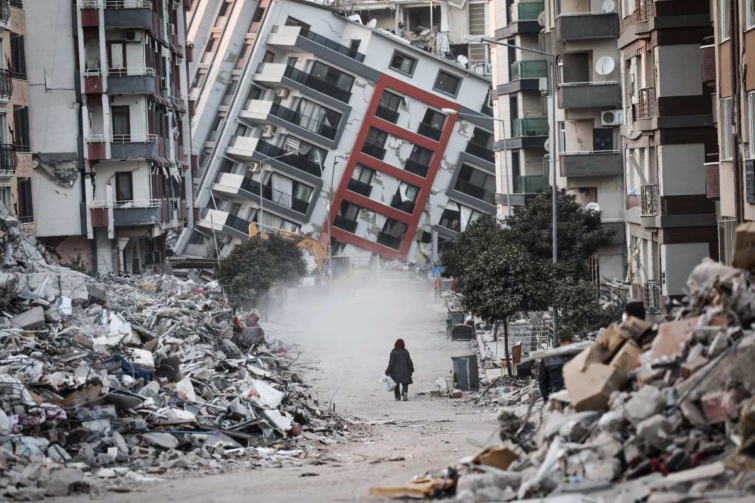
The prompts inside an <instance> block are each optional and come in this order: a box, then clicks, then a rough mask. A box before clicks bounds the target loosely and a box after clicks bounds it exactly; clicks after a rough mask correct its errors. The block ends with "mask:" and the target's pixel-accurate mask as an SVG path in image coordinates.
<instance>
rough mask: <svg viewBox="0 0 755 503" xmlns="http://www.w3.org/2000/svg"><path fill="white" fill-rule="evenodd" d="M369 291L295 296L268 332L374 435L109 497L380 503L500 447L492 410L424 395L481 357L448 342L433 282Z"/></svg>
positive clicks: (390, 284)
mask: <svg viewBox="0 0 755 503" xmlns="http://www.w3.org/2000/svg"><path fill="white" fill-rule="evenodd" d="M366 288H367V287H364V286H362V287H359V290H361V291H359V292H356V291H355V290H354V289H349V290H346V291H345V290H344V289H343V288H339V289H334V290H336V291H334V292H332V293H331V294H330V295H322V294H317V295H309V294H305V292H302V294H301V295H298V296H297V295H294V296H292V298H291V299H290V302H289V307H288V308H287V309H286V310H285V318H283V317H281V316H280V314H279V315H278V316H276V319H275V320H274V321H275V322H273V320H270V321H269V322H268V323H267V324H266V325H265V326H266V327H267V328H268V331H269V332H270V333H271V335H273V336H276V337H279V338H281V339H282V340H284V341H286V342H287V343H289V344H295V345H297V346H298V350H300V351H301V353H302V354H301V356H300V359H299V360H298V362H297V363H298V364H299V365H300V367H299V368H300V370H301V372H302V373H303V375H304V376H305V382H308V383H309V384H311V385H313V393H317V394H318V395H319V398H320V401H321V403H324V402H327V401H329V400H330V398H331V396H332V397H333V402H334V403H335V406H336V409H337V410H338V411H340V412H342V413H345V414H349V415H353V416H356V417H358V418H360V419H362V420H365V421H374V422H384V421H388V423H386V424H374V425H372V426H370V427H369V428H368V431H369V434H368V435H366V436H361V437H360V438H358V439H354V440H352V441H349V442H345V443H340V444H338V445H335V446H333V447H330V448H329V450H328V451H327V452H326V453H325V454H324V455H323V461H324V462H323V463H322V464H320V465H315V466H313V465H312V464H305V465H304V466H301V467H291V466H289V467H284V468H268V469H261V470H254V471H250V472H244V473H228V474H222V475H214V476H203V477H191V476H187V478H185V479H179V480H165V481H163V482H159V483H156V484H145V485H142V486H140V487H139V488H138V489H137V490H135V491H134V492H131V493H127V494H114V493H109V494H107V495H106V496H105V498H106V500H108V501H122V502H136V501H143V500H144V498H145V497H149V498H150V500H151V501H192V502H194V501H195V502H215V501H217V502H233V501H241V499H242V498H246V497H248V496H253V497H254V499H255V500H259V501H265V502H285V501H307V502H330V501H356V500H363V501H364V500H367V501H372V500H374V499H373V498H371V497H370V496H369V495H368V490H369V488H370V487H371V486H374V485H380V484H386V483H387V484H398V483H403V482H405V481H407V480H408V479H409V478H410V477H411V476H413V475H415V474H419V473H422V472H424V471H427V470H434V469H438V468H443V467H445V466H447V465H449V464H452V463H453V462H454V461H456V460H457V459H458V458H459V457H460V456H463V455H468V454H472V453H474V452H475V451H476V450H478V448H479V447H481V446H482V445H484V444H485V443H486V442H488V441H496V440H497V439H496V438H494V437H495V432H496V425H495V418H494V414H493V413H490V412H481V410H480V409H478V408H474V407H473V406H471V405H470V404H469V402H467V401H452V400H450V399H448V398H430V397H429V396H427V395H424V396H417V393H418V392H428V391H430V390H432V389H433V388H434V381H435V379H436V378H437V377H439V376H444V375H448V374H449V373H450V369H451V356H456V355H463V354H470V353H471V352H472V351H473V349H472V346H471V345H469V344H468V343H463V342H452V341H450V340H449V339H447V338H446V336H445V332H444V330H443V329H444V325H445V321H444V320H445V313H444V311H443V309H442V307H441V306H440V305H435V304H433V302H432V298H431V297H430V296H428V294H427V290H426V288H427V285H426V284H422V283H412V282H406V281H402V280H398V281H397V280H396V279H393V280H391V279H390V277H383V278H382V279H381V281H380V285H379V286H378V285H377V281H373V282H372V283H371V285H370V287H369V290H370V291H369V292H368V291H364V290H365V289H366ZM423 289H424V290H423ZM385 292H388V293H385ZM398 337H401V338H403V339H404V340H405V341H406V347H407V349H408V350H409V351H410V353H411V355H412V359H413V360H414V364H415V369H416V372H415V374H414V385H413V386H411V387H410V401H409V402H395V401H394V398H393V394H392V393H388V392H386V391H384V390H383V389H382V388H381V384H380V383H379V382H378V378H379V377H380V376H381V375H382V373H383V372H384V370H385V367H386V365H387V363H388V356H389V353H390V350H391V348H392V347H393V342H394V341H395V339H396V338H398ZM314 474H316V475H314ZM88 499H89V498H81V499H80V501H86V500H88ZM69 501H79V500H76V499H72V500H69Z"/></svg>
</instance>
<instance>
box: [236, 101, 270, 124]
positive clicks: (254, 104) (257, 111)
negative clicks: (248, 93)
mask: <svg viewBox="0 0 755 503" xmlns="http://www.w3.org/2000/svg"><path fill="white" fill-rule="evenodd" d="M272 107H273V102H272V101H269V100H251V101H250V102H249V103H248V105H247V106H246V107H245V108H244V110H242V111H241V112H239V119H241V120H244V121H248V122H251V123H255V124H266V123H267V120H268V119H267V118H268V116H269V115H270V109H271V108H272Z"/></svg>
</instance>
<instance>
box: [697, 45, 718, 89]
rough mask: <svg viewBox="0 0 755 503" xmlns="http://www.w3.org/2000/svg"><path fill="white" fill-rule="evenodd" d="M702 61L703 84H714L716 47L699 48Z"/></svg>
mask: <svg viewBox="0 0 755 503" xmlns="http://www.w3.org/2000/svg"><path fill="white" fill-rule="evenodd" d="M700 57H701V59H702V70H703V84H715V83H716V45H715V44H710V45H704V46H702V47H700Z"/></svg>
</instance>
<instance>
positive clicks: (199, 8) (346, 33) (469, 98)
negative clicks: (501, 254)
mask: <svg viewBox="0 0 755 503" xmlns="http://www.w3.org/2000/svg"><path fill="white" fill-rule="evenodd" d="M226 3H227V4H228V5H227V6H226V5H225V4H223V5H220V6H217V5H216V6H215V7H213V8H215V10H214V11H213V12H214V14H213V15H214V16H215V19H214V20H213V21H207V19H205V18H206V16H207V15H209V14H207V9H209V8H211V6H210V5H209V4H211V2H201V1H200V2H195V4H194V6H193V9H192V11H191V13H190V19H191V27H190V29H189V30H190V32H191V33H196V34H197V38H196V39H195V40H194V41H193V42H194V53H195V54H196V58H195V59H196V62H195V67H193V68H192V71H194V72H195V73H194V74H195V77H194V80H193V82H194V90H193V91H192V92H193V93H194V96H196V97H197V98H198V100H197V102H196V115H195V117H194V122H193V138H194V144H195V145H196V146H197V147H196V148H197V149H198V150H199V152H200V155H199V159H198V164H199V170H200V175H199V176H198V179H197V183H198V189H197V203H198V205H199V207H200V208H201V215H199V218H198V219H197V221H196V225H195V228H194V230H193V231H187V232H185V233H184V234H182V236H181V239H180V240H179V242H178V245H177V252H178V253H180V254H185V255H190V256H215V255H216V254H218V253H219V254H220V255H221V256H222V255H225V254H226V253H228V252H230V250H231V249H232V248H233V246H234V245H235V244H237V243H239V242H241V241H244V240H246V239H247V236H248V227H249V225H250V224H251V223H252V222H260V223H262V224H264V225H266V226H268V227H274V228H282V229H286V230H290V231H294V232H301V233H302V234H305V235H311V236H314V237H316V238H319V239H320V240H321V241H322V242H323V244H327V243H328V242H329V237H330V243H331V244H332V246H333V248H332V251H333V254H334V255H339V254H345V255H350V256H357V257H358V256H365V257H367V256H372V255H375V254H376V255H379V256H382V257H385V258H389V259H408V260H411V261H418V262H429V261H431V260H432V258H433V243H437V248H440V249H442V248H443V246H445V244H447V243H448V242H450V241H452V240H453V239H454V238H455V236H456V235H457V234H458V233H459V232H460V231H462V230H464V229H465V228H466V225H467V224H468V223H469V222H471V221H473V220H474V219H475V218H477V217H478V216H479V215H481V214H483V213H493V212H494V211H495V206H494V197H495V196H494V192H495V178H494V173H495V166H494V154H493V151H492V143H493V130H492V118H491V117H490V116H489V115H486V114H487V113H489V112H490V110H489V108H488V107H487V99H488V90H489V86H490V81H489V80H488V79H487V78H485V77H483V76H480V75H477V74H476V73H474V72H472V71H470V70H469V69H468V68H467V67H466V65H461V64H458V63H456V62H455V61H450V60H447V59H442V58H439V57H437V56H436V55H434V54H432V53H429V52H428V51H425V50H422V49H419V48H417V47H415V46H414V45H413V44H411V43H408V42H407V41H406V40H405V39H403V38H401V37H399V36H397V35H394V34H392V33H390V32H389V31H387V30H383V29H381V28H377V27H373V26H371V25H370V24H363V22H362V19H361V18H359V17H358V16H357V17H356V18H355V17H348V18H347V17H346V14H344V13H341V12H338V11H336V10H334V9H331V8H328V7H325V6H321V5H316V4H312V3H307V2H301V1H297V0H283V1H281V2H276V3H271V4H267V3H266V2H264V1H263V2H260V3H257V4H254V3H252V2H240V1H231V2H226ZM196 25H199V26H196ZM218 25H222V26H225V28H224V29H223V30H220V29H218V28H217V26H218ZM229 26H230V27H231V28H229ZM202 27H205V28H202ZM206 27H210V28H206ZM204 31H207V32H208V33H209V35H207V36H204V35H201V33H203V32H204ZM203 37H204V38H203ZM201 40H206V41H205V42H204V43H202V42H201ZM202 44H204V45H202ZM200 54H201V55H202V56H201V59H200V56H199V55H200Z"/></svg>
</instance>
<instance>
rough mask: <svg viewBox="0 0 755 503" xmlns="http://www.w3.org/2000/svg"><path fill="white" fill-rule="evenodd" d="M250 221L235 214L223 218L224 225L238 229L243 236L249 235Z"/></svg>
mask: <svg viewBox="0 0 755 503" xmlns="http://www.w3.org/2000/svg"><path fill="white" fill-rule="evenodd" d="M250 225H252V222H249V221H248V220H244V219H243V218H239V217H237V216H236V215H228V216H227V217H226V219H225V227H228V228H230V229H233V230H235V231H238V232H240V233H242V234H244V235H245V236H248V235H249V226H250Z"/></svg>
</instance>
